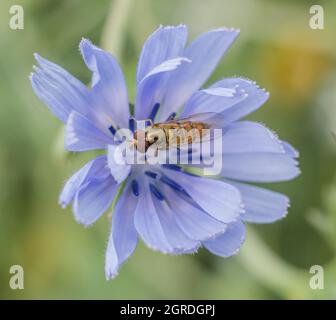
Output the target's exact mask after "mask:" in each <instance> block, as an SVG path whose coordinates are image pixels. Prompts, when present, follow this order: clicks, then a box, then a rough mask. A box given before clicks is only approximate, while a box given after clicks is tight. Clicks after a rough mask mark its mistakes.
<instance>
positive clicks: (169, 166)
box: [162, 164, 182, 171]
mask: <svg viewBox="0 0 336 320" xmlns="http://www.w3.org/2000/svg"><path fill="white" fill-rule="evenodd" d="M162 167H163V168H165V169H169V170H175V171H182V168H181V167H180V166H178V165H176V164H163V165H162Z"/></svg>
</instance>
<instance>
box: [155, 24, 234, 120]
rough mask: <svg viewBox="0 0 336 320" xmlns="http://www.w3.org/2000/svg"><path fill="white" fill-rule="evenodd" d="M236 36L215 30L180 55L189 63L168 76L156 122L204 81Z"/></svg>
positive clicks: (173, 109) (230, 32) (182, 101)
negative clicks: (164, 95) (164, 94)
mask: <svg viewBox="0 0 336 320" xmlns="http://www.w3.org/2000/svg"><path fill="white" fill-rule="evenodd" d="M238 34H239V31H238V30H233V29H230V30H229V29H217V30H212V31H210V32H207V33H204V34H202V35H201V36H199V37H198V38H197V39H195V40H194V41H193V42H192V43H191V44H190V45H189V46H188V47H187V48H186V49H185V51H184V54H183V56H185V57H187V58H189V59H190V60H191V61H192V62H191V63H190V64H184V65H182V66H181V68H179V69H178V70H176V71H175V72H174V73H173V74H172V75H171V77H170V80H169V83H168V85H167V90H166V98H165V103H164V106H163V107H162V110H161V113H160V119H159V120H160V121H164V120H165V119H166V118H167V117H168V116H169V115H170V114H171V113H172V112H176V111H177V110H178V109H179V108H180V107H182V106H183V105H184V103H185V102H186V101H187V100H188V99H189V98H190V97H191V95H192V94H193V93H194V92H196V91H197V90H198V89H199V88H200V87H201V86H202V85H203V84H204V83H205V81H206V80H207V79H208V77H209V76H210V75H211V73H212V72H213V70H214V69H215V68H216V66H217V64H218V62H219V61H220V59H221V58H222V56H223V54H224V53H225V52H226V51H227V49H228V48H229V47H230V46H231V44H232V43H233V41H234V40H235V39H236V38H237V36H238Z"/></svg>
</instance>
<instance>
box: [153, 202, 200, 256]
mask: <svg viewBox="0 0 336 320" xmlns="http://www.w3.org/2000/svg"><path fill="white" fill-rule="evenodd" d="M176 200H178V199H176ZM153 201H154V205H155V208H156V212H157V215H158V218H159V220H160V223H161V226H162V230H163V232H164V234H165V235H166V237H167V239H168V242H169V243H170V244H171V246H172V247H173V248H174V251H175V252H176V253H178V254H179V253H186V252H194V251H195V250H197V249H198V248H199V246H200V243H199V242H198V241H194V240H191V239H190V238H188V237H187V235H186V234H185V233H184V232H183V231H182V230H181V228H180V227H179V225H178V224H177V222H176V220H175V216H176V210H177V208H176V207H175V201H174V199H172V198H169V202H170V203H171V207H169V206H168V204H167V203H166V201H160V200H158V199H156V198H153ZM178 214H183V213H180V212H178Z"/></svg>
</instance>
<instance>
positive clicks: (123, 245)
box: [105, 187, 138, 280]
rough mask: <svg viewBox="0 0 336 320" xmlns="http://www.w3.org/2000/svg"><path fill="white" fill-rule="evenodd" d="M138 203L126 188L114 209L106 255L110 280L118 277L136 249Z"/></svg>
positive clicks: (106, 268)
mask: <svg viewBox="0 0 336 320" xmlns="http://www.w3.org/2000/svg"><path fill="white" fill-rule="evenodd" d="M137 201H138V198H137V197H135V196H134V195H133V194H132V193H131V190H130V188H129V187H126V188H125V189H124V191H123V193H122V195H121V196H120V198H119V199H118V201H117V203H116V206H115V208H114V212H113V217H112V230H111V234H110V237H109V241H108V245H107V249H106V255H105V274H106V278H107V279H108V280H109V279H112V278H114V277H116V276H117V275H118V271H119V268H120V267H121V265H122V264H123V263H124V262H125V261H126V260H127V259H128V258H129V257H130V256H131V255H132V253H133V252H134V250H135V248H136V245H137V242H138V235H137V232H136V230H135V227H134V211H135V208H136V205H137Z"/></svg>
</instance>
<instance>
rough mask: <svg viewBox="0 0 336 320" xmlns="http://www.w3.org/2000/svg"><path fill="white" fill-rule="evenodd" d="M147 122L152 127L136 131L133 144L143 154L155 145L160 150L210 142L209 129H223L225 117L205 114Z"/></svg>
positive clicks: (210, 113) (211, 113)
mask: <svg viewBox="0 0 336 320" xmlns="http://www.w3.org/2000/svg"><path fill="white" fill-rule="evenodd" d="M146 121H149V123H150V125H149V126H147V127H146V128H145V129H144V130H136V131H135V132H134V136H133V143H134V145H135V147H136V149H137V150H138V151H139V152H141V153H145V152H146V151H147V150H148V148H149V147H150V146H151V145H152V144H154V143H155V144H156V147H157V148H158V149H163V148H166V149H168V148H170V147H175V148H181V147H183V146H188V145H189V144H192V143H194V142H202V141H205V139H207V140H209V139H210V135H209V131H210V130H209V129H221V127H222V125H221V121H223V116H222V115H221V114H218V113H215V112H205V113H197V114H194V115H192V116H190V117H186V118H181V119H174V120H169V121H166V122H159V123H153V121H152V120H150V119H148V120H146ZM207 129H208V130H207Z"/></svg>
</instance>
